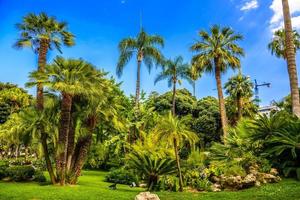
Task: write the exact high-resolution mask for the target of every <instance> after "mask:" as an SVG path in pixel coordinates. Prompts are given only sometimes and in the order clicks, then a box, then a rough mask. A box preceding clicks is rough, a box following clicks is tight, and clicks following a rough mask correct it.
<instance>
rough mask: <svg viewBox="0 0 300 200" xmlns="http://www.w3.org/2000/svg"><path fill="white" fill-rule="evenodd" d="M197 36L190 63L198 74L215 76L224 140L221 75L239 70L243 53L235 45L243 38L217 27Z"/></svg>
mask: <svg viewBox="0 0 300 200" xmlns="http://www.w3.org/2000/svg"><path fill="white" fill-rule="evenodd" d="M199 36H200V40H198V41H197V42H196V43H195V44H193V45H192V46H191V50H192V51H193V52H195V53H197V54H196V55H194V56H193V59H192V63H193V64H194V65H195V66H197V68H198V70H199V71H200V72H207V73H214V75H215V78H216V83H217V90H218V98H219V108H220V114H221V122H222V129H223V134H224V139H225V138H226V136H227V117H226V109H225V102H224V97H223V91H222V83H221V74H222V73H225V72H226V71H227V70H228V69H230V68H231V69H237V68H240V59H239V57H240V56H243V55H244V51H243V49H242V48H241V47H240V46H239V45H238V44H237V41H239V40H241V39H242V38H243V37H242V35H240V34H235V33H234V31H233V30H232V29H231V28H228V27H224V28H220V27H219V26H218V25H214V26H212V27H211V28H210V33H208V32H206V31H200V32H199Z"/></svg>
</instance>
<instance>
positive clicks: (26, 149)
mask: <svg viewBox="0 0 300 200" xmlns="http://www.w3.org/2000/svg"><path fill="white" fill-rule="evenodd" d="M27 160H28V146H25V163H27Z"/></svg>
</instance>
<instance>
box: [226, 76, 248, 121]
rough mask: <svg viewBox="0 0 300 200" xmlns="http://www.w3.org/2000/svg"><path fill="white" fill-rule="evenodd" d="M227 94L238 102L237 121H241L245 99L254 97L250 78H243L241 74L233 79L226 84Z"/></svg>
mask: <svg viewBox="0 0 300 200" xmlns="http://www.w3.org/2000/svg"><path fill="white" fill-rule="evenodd" d="M225 89H226V94H228V95H230V97H231V98H233V99H234V100H235V102H236V107H237V121H238V120H240V119H241V117H242V114H243V103H244V102H243V99H249V98H251V97H252V96H253V83H252V82H251V80H250V77H248V76H243V75H242V74H241V73H239V74H238V75H236V76H233V77H231V78H230V79H229V80H228V82H227V83H225Z"/></svg>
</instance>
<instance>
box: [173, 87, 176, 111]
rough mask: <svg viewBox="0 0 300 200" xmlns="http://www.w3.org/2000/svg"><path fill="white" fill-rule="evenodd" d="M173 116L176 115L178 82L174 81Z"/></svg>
mask: <svg viewBox="0 0 300 200" xmlns="http://www.w3.org/2000/svg"><path fill="white" fill-rule="evenodd" d="M172 114H173V116H175V115H176V81H173V95H172Z"/></svg>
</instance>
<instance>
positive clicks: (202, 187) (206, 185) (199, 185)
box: [193, 178, 212, 191]
mask: <svg viewBox="0 0 300 200" xmlns="http://www.w3.org/2000/svg"><path fill="white" fill-rule="evenodd" d="M211 185H212V183H211V182H210V181H209V180H208V179H206V178H205V179H199V180H197V181H196V182H195V183H194V185H193V188H195V189H197V190H198V191H211Z"/></svg>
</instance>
